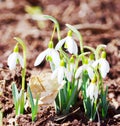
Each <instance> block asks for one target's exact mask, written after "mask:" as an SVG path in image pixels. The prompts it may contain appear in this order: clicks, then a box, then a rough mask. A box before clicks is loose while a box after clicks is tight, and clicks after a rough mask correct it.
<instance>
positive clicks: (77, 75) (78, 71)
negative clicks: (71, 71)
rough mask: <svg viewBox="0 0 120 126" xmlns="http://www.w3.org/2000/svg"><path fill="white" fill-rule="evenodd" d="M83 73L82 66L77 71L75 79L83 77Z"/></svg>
mask: <svg viewBox="0 0 120 126" xmlns="http://www.w3.org/2000/svg"><path fill="white" fill-rule="evenodd" d="M82 71H83V66H80V67H79V68H78V69H77V71H76V74H75V78H78V77H79V76H81V73H82Z"/></svg>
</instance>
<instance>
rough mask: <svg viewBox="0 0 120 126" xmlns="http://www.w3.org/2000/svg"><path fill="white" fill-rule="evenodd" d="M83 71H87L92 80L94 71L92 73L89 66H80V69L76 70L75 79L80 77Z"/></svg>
mask: <svg viewBox="0 0 120 126" xmlns="http://www.w3.org/2000/svg"><path fill="white" fill-rule="evenodd" d="M84 70H87V72H88V75H89V77H90V79H92V78H93V76H94V71H93V69H92V67H91V66H90V64H83V65H82V66H80V67H79V68H78V69H77V71H76V74H75V78H79V77H81V75H82V72H83V71H84Z"/></svg>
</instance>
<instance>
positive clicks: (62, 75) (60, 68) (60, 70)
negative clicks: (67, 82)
mask: <svg viewBox="0 0 120 126" xmlns="http://www.w3.org/2000/svg"><path fill="white" fill-rule="evenodd" d="M63 78H64V67H59V70H58V83H59V84H61V83H62V81H63Z"/></svg>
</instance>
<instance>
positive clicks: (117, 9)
mask: <svg viewBox="0 0 120 126" xmlns="http://www.w3.org/2000/svg"><path fill="white" fill-rule="evenodd" d="M27 5H30V6H40V7H41V8H42V12H43V14H47V15H51V16H53V17H55V18H56V19H57V20H58V21H59V23H60V26H61V36H62V37H64V36H65V35H66V32H67V30H65V24H66V23H68V24H71V25H75V26H76V27H77V28H78V29H79V31H80V32H81V34H82V36H83V40H84V44H85V45H89V46H92V47H96V46H97V45H98V44H106V45H107V54H108V55H107V59H108V61H109V63H110V66H111V70H110V72H109V74H108V77H107V78H106V79H105V85H108V86H109V89H108V98H109V99H110V107H109V110H108V115H107V117H106V119H104V120H103V119H101V124H100V125H101V126H118V125H120V1H119V0H20V1H19V2H18V0H0V92H2V95H0V101H1V104H0V108H1V110H2V112H3V125H4V126H13V125H15V124H14V118H15V112H14V105H13V100H12V94H11V82H12V81H16V83H17V84H18V86H20V84H21V73H20V71H21V69H20V68H19V67H17V70H15V71H10V70H9V69H8V66H7V57H8V56H9V54H10V53H11V52H12V49H13V46H14V45H15V43H16V42H15V40H14V39H13V37H14V36H18V37H20V38H21V39H23V40H24V41H25V42H26V45H27V47H28V49H27V62H28V64H27V75H26V84H27V82H28V80H29V77H30V75H31V73H32V72H33V71H36V73H37V72H38V73H39V71H40V70H42V69H43V68H44V69H46V68H48V67H49V66H48V64H47V63H45V62H44V63H43V64H42V65H40V66H39V67H34V66H33V64H34V61H35V58H36V56H37V55H38V54H39V53H40V52H41V51H42V50H44V49H45V48H47V44H48V41H49V40H50V36H51V33H52V29H53V24H52V23H51V22H50V21H45V27H44V28H42V27H39V26H38V24H37V22H36V21H34V20H32V19H31V17H30V16H29V15H28V14H27V13H26V12H25V7H26V6H27ZM54 41H55V42H57V39H56V37H55V38H54ZM78 105H79V107H80V108H79V109H78V110H77V111H76V110H73V111H72V113H71V114H70V115H68V117H66V118H64V119H62V118H60V119H61V120H58V121H57V120H56V114H55V111H54V109H53V107H47V108H44V109H42V108H41V110H40V111H39V112H38V116H37V118H36V121H35V122H34V123H32V121H31V115H30V111H25V114H24V115H21V116H19V117H18V118H17V122H18V123H19V125H20V126H75V125H76V126H85V125H89V126H96V125H99V124H98V122H97V119H96V121H94V122H90V121H88V119H87V118H86V116H85V115H84V110H83V106H82V104H81V103H78ZM76 108H77V107H76Z"/></svg>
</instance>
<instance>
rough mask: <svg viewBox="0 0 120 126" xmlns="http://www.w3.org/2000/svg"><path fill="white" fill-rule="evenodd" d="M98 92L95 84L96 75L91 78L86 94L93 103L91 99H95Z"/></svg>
mask: <svg viewBox="0 0 120 126" xmlns="http://www.w3.org/2000/svg"><path fill="white" fill-rule="evenodd" d="M94 77H95V76H94ZM98 94H99V91H98V87H97V85H96V77H95V78H93V79H92V81H91V83H90V85H89V86H88V87H87V90H86V95H87V97H89V98H90V99H91V100H92V103H93V101H95V100H97V98H98Z"/></svg>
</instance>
